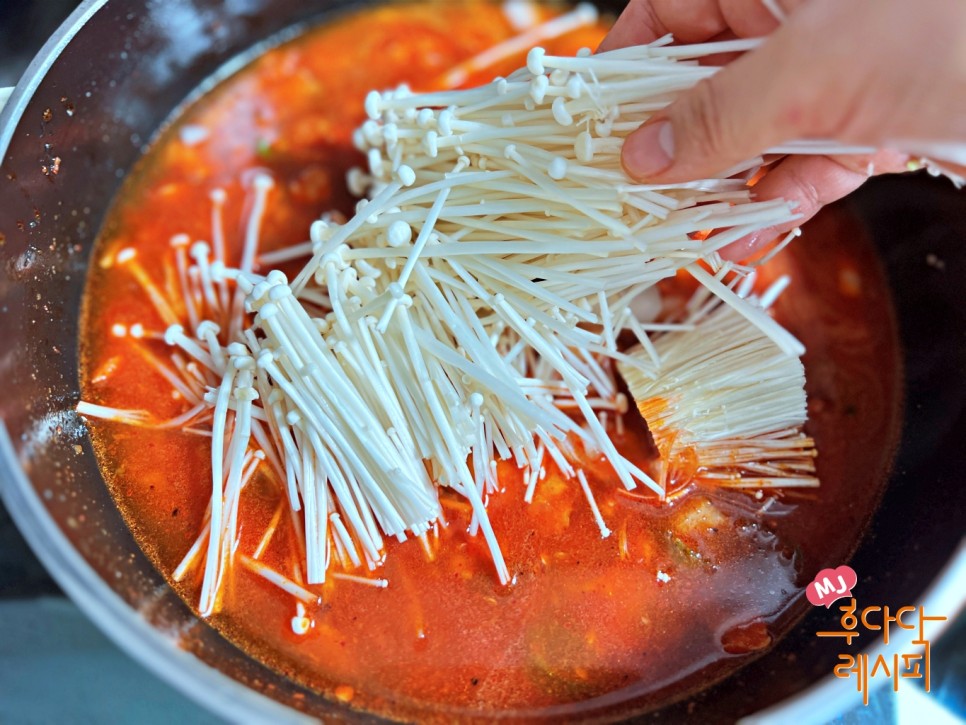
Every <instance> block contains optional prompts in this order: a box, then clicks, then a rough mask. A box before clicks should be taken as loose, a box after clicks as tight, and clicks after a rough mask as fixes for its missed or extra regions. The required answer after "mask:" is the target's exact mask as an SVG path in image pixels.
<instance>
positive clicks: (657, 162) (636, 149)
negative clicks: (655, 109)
mask: <svg viewBox="0 0 966 725" xmlns="http://www.w3.org/2000/svg"><path fill="white" fill-rule="evenodd" d="M622 160H623V163H624V169H625V170H626V171H627V173H628V174H630V175H631V176H633V177H636V178H647V177H651V176H655V175H657V174H660V173H661V172H662V171H664V170H665V169H667V168H668V167H670V166H671V164H672V163H673V162H674V129H673V128H672V127H671V123H670V122H669V121H659V122H658V123H652V124H650V125H647V126H644V127H643V128H640V129H638V130H637V131H635V132H634V133H632V134H631V135H630V136H628V137H627V140H626V141H625V142H624V151H623V153H622Z"/></svg>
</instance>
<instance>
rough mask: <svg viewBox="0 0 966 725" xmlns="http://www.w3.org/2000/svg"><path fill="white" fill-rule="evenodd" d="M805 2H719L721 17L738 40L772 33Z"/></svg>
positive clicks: (784, 0)
mask: <svg viewBox="0 0 966 725" xmlns="http://www.w3.org/2000/svg"><path fill="white" fill-rule="evenodd" d="M803 2H805V0H719V3H720V5H721V15H722V16H723V17H724V19H725V22H726V23H727V24H728V27H729V28H731V30H732V31H733V32H734V33H735V35H737V36H738V37H739V38H759V37H762V36H765V35H768V34H769V33H772V32H773V31H774V30H775V28H777V27H778V26H779V25H780V24H781V23H782V22H783V20H784V19H785V18H786V17H787V16H788V15H789V14H791V12H792V11H793V10H794V9H795V8H797V7H798V6H799V5H801V4H802V3H803Z"/></svg>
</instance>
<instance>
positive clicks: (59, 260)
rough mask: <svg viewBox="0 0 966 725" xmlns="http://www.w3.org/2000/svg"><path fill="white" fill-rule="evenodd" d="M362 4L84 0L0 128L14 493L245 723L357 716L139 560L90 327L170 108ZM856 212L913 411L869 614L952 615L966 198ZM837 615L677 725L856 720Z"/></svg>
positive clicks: (961, 424)
mask: <svg viewBox="0 0 966 725" xmlns="http://www.w3.org/2000/svg"><path fill="white" fill-rule="evenodd" d="M358 4H359V3H356V2H350V1H348V0H346V1H343V2H340V1H338V0H334V1H330V2H326V1H325V0H318V1H317V2H304V0H232V1H231V2H220V1H219V0H87V2H84V3H83V4H82V5H81V7H80V8H79V9H78V10H77V11H76V12H75V13H74V14H73V15H71V17H70V18H69V19H68V20H67V21H66V22H65V23H64V25H63V26H62V27H61V28H60V30H59V31H58V32H57V33H56V34H55V35H54V36H53V37H52V38H51V39H50V41H49V42H48V43H47V45H46V46H45V47H44V48H43V50H42V51H41V52H40V54H39V55H38V56H37V57H36V59H35V60H34V61H33V63H32V64H31V66H30V68H29V70H28V71H27V73H26V74H25V75H24V77H23V79H22V80H21V81H20V83H19V85H18V86H17V88H16V89H15V91H14V92H13V94H12V96H11V97H10V98H9V100H8V102H7V105H6V107H5V108H4V109H3V112H2V114H0V340H2V342H0V380H2V381H3V393H2V395H0V414H2V418H3V426H2V427H0V459H2V460H0V486H2V488H0V493H2V496H3V500H4V502H5V504H6V505H7V507H8V508H9V509H10V511H11V513H12V515H13V516H14V518H15V520H16V522H17V524H18V526H19V527H20V528H21V530H22V531H23V533H24V535H25V537H26V538H27V539H28V541H29V542H30V544H31V546H32V547H33V548H34V550H35V551H36V552H37V554H38V556H39V557H40V558H41V559H42V561H43V562H44V564H45V565H46V566H47V568H48V569H49V570H50V572H51V573H52V575H53V576H54V577H55V578H56V579H57V581H58V583H59V584H60V585H61V586H62V588H63V589H64V590H65V591H66V592H67V593H68V594H69V595H70V596H71V597H72V598H73V599H74V601H76V602H77V604H78V605H79V606H80V607H81V608H82V609H83V610H84V611H85V612H86V613H87V614H88V616H90V617H91V619H92V620H93V621H94V622H95V623H96V624H97V625H98V626H99V627H100V628H101V629H103V630H104V631H105V632H106V633H107V634H108V635H109V636H110V637H111V638H113V639H114V640H115V641H116V642H117V643H118V645H120V646H121V647H122V648H123V649H125V650H126V651H127V652H128V653H129V654H131V655H132V656H133V657H135V658H136V659H138V660H139V661H141V662H142V663H143V664H145V665H146V666H147V667H148V668H150V669H151V670H153V671H154V672H155V673H157V675H158V676H159V677H161V678H163V679H165V680H167V681H168V682H170V683H171V684H173V685H174V686H175V687H177V688H179V689H180V690H181V691H182V692H184V693H185V694H186V695H187V696H189V697H191V698H193V699H195V700H197V701H198V702H200V703H202V704H204V705H205V706H207V707H209V708H210V709H211V710H212V711H213V712H215V713H217V714H219V715H221V716H223V717H225V718H227V719H229V720H233V721H234V720H245V721H250V720H266V721H268V720H272V721H277V720H286V719H294V718H298V717H299V716H300V714H307V715H310V716H313V717H335V716H346V714H347V713H346V711H345V710H344V709H342V708H339V707H337V706H335V705H333V704H331V703H329V702H327V701H325V700H324V699H322V698H321V697H319V696H318V695H316V694H314V693H312V692H310V691H307V690H305V689H303V688H300V687H299V686H297V685H295V684H293V683H292V682H291V681H289V680H287V679H286V678H284V677H283V676H281V675H279V674H277V673H275V672H273V671H271V670H269V669H267V668H265V667H263V666H262V665H260V664H258V663H257V662H255V661H253V660H251V659H250V658H249V657H247V656H246V655H245V654H243V653H242V652H240V651H239V650H237V649H235V648H234V647H233V646H232V645H230V644H228V643H227V642H226V641H225V640H223V639H222V638H221V637H220V636H219V635H218V634H217V633H216V632H214V630H212V629H210V628H209V627H208V626H207V625H205V624H204V623H202V622H200V621H199V620H198V619H197V618H196V617H195V616H194V615H193V614H192V613H191V611H190V610H189V609H188V608H187V607H186V606H185V605H184V604H183V603H182V602H181V601H180V600H179V599H178V597H177V596H175V595H174V594H173V592H172V591H171V590H170V589H169V588H168V587H167V585H166V584H165V582H164V580H163V579H162V577H161V576H160V575H159V574H158V573H157V572H156V571H155V570H154V569H153V567H152V566H151V564H150V563H149V562H148V560H147V559H146V558H145V557H144V555H143V554H142V553H141V552H140V550H139V549H138V547H137V546H136V544H135V542H134V540H133V538H132V537H131V535H130V534H129V532H128V530H127V528H126V526H125V524H124V522H123V521H122V519H121V517H120V515H119V513H118V511H117V509H116V508H115V506H114V504H113V502H112V500H111V497H110V495H109V493H108V491H107V488H106V487H105V486H104V483H103V480H102V478H101V475H100V472H99V471H98V467H97V463H96V460H95V458H94V454H93V451H92V449H91V446H90V441H89V439H88V437H87V433H86V430H85V428H84V426H83V423H82V422H81V421H80V420H79V419H78V418H77V416H76V415H75V414H74V413H73V412H72V410H73V406H74V404H75V403H76V401H77V398H78V380H77V335H78V330H77V326H78V311H79V308H80V300H81V295H82V293H83V289H84V280H85V271H86V266H87V264H88V261H89V258H90V253H91V248H92V245H93V242H94V238H95V236H96V234H97V231H98V229H99V227H100V225H101V223H102V221H103V219H104V216H105V213H106V210H107V208H108V205H109V202H110V200H111V198H112V197H113V195H114V193H115V192H116V190H117V189H118V186H119V184H120V182H121V180H122V178H123V177H124V176H125V174H126V173H127V171H128V170H129V169H130V168H131V167H132V165H133V164H134V162H135V161H136V160H137V158H138V157H139V156H140V154H141V153H142V151H143V150H144V147H145V144H146V143H147V142H148V141H149V140H150V139H151V137H152V135H153V134H154V133H155V132H156V131H157V130H158V128H159V126H161V124H162V123H163V121H164V120H165V119H166V118H167V117H168V116H169V115H170V114H171V112H172V109H174V108H175V107H176V106H177V105H178V104H179V103H181V102H182V101H183V100H184V99H185V98H186V97H187V96H188V95H189V94H190V93H191V92H192V91H193V90H195V89H196V88H197V87H198V85H199V83H200V82H202V81H203V80H205V79H207V78H209V77H211V76H212V75H213V74H215V73H218V72H224V71H225V70H226V67H227V68H228V69H230V68H231V67H232V63H233V62H234V59H236V58H239V57H242V56H243V54H244V53H245V52H246V51H249V50H250V49H251V48H252V47H253V46H255V45H257V44H258V43H259V42H261V41H264V40H265V39H268V38H272V37H276V36H277V34H278V33H280V32H281V31H283V30H284V29H286V28H290V27H292V26H293V25H297V24H299V23H304V22H308V21H311V20H316V19H319V18H322V17H324V16H325V15H326V14H328V13H332V12H337V11H339V10H342V9H344V8H346V7H348V6H354V5H358ZM226 64H227V66H226ZM58 157H59V158H60V165H59V170H58V172H57V173H56V174H54V173H52V172H51V164H52V162H53V159H55V158H58ZM843 210H844V212H845V213H848V214H850V215H853V216H855V217H856V218H858V219H859V220H860V221H861V223H862V224H863V225H864V226H865V228H866V229H867V230H868V232H869V234H870V235H871V237H872V239H873V240H874V241H875V243H876V244H877V245H878V246H879V248H880V249H881V253H882V258H883V261H884V263H885V265H886V267H887V270H888V272H889V276H890V281H891V284H892V288H893V292H894V296H895V304H896V308H897V313H898V317H899V320H900V323H901V326H902V334H903V342H904V351H905V352H904V359H905V366H906V388H905V389H906V401H907V402H906V418H905V428H904V433H903V438H902V444H901V449H900V452H899V455H898V459H897V462H896V467H895V474H894V475H893V477H892V480H891V481H890V483H889V487H888V490H887V492H886V494H885V497H884V500H883V503H882V505H881V506H880V508H879V511H878V513H877V514H876V516H875V520H874V521H873V524H872V526H871V528H870V531H869V533H868V535H867V536H866V537H865V540H864V541H863V543H862V546H861V548H860V549H859V551H858V553H857V554H856V555H855V558H854V560H853V562H852V565H853V567H854V568H855V569H856V570H857V571H859V573H860V575H861V576H862V578H861V579H860V584H861V594H862V600H863V601H866V602H870V603H871V602H874V603H876V604H880V605H881V604H889V605H890V606H899V605H902V604H908V603H909V602H911V601H918V602H925V603H926V604H927V607H928V609H929V610H930V611H937V612H940V613H942V614H945V615H947V616H948V617H950V620H952V619H953V618H954V617H955V616H956V615H957V614H958V612H959V611H960V609H961V608H962V606H963V603H964V598H966V550H964V547H963V533H964V527H963V513H964V511H966V487H964V486H963V485H962V478H961V476H962V473H963V472H964V471H966V445H964V441H966V415H964V412H966V294H964V292H963V289H964V286H966V197H964V196H963V195H962V194H960V193H958V192H956V191H954V190H953V189H952V188H951V187H950V186H948V185H947V184H945V183H943V182H941V181H936V180H933V179H929V178H928V177H922V176H919V177H910V178H895V179H883V180H880V181H878V182H876V183H871V184H869V185H867V186H866V187H865V188H864V189H862V190H861V191H860V192H859V193H858V194H856V195H854V196H853V197H852V198H850V199H849V200H847V201H846V202H844V203H843V204H842V205H841V206H840V211H843ZM929 255H933V256H929ZM937 260H938V261H939V262H941V263H942V264H936V261H937ZM930 262H931V264H930ZM823 614H824V610H823V611H816V612H813V613H812V614H811V615H810V616H808V617H806V618H805V619H804V620H803V621H802V622H801V623H800V625H799V626H798V627H797V628H796V629H795V630H794V631H793V632H792V633H791V634H790V635H789V636H788V637H787V638H786V639H785V640H783V641H782V642H781V643H780V644H779V646H778V647H776V648H775V649H774V650H772V651H771V652H770V653H769V654H768V655H766V656H765V657H763V658H762V659H760V660H758V661H756V662H754V663H752V664H751V665H749V666H748V667H745V668H744V669H743V670H741V671H739V672H738V673H737V674H735V675H734V676H732V677H731V678H730V679H729V680H727V681H725V682H724V683H721V684H719V685H717V686H715V687H712V688H710V689H708V690H706V691H705V692H703V693H700V694H699V695H697V696H695V697H694V698H691V699H690V700H689V701H688V702H685V703H680V704H678V705H674V706H671V707H668V708H665V710H663V711H661V712H660V715H661V716H665V717H668V718H671V719H672V720H674V721H676V720H678V719H685V718H686V717H693V718H695V719H696V720H699V721H702V722H714V721H731V720H734V719H736V718H738V717H742V716H748V715H751V714H752V713H755V712H758V711H761V710H762V709H763V708H766V710H765V712H764V713H763V715H762V716H763V717H768V718H778V719H780V720H787V719H791V718H793V717H794V718H796V719H798V720H801V721H812V720H820V719H822V718H823V717H825V716H826V715H832V714H835V713H836V712H838V711H840V710H841V709H843V707H846V706H848V705H850V704H853V703H854V702H855V700H854V698H855V693H854V689H853V687H854V686H853V685H852V684H851V683H848V682H845V681H837V680H833V679H830V678H829V677H828V675H829V673H830V671H831V668H832V665H833V664H834V663H835V661H836V652H837V649H836V647H837V643H834V642H833V643H829V642H828V641H825V640H820V639H818V638H816V637H815V636H814V633H815V631H816V630H818V629H822V628H824V627H825V626H826V625H827V624H828V621H829V620H828V617H827V615H826V616H824V617H823V616H822V615H823ZM767 708H771V709H767ZM353 715H354V714H353Z"/></svg>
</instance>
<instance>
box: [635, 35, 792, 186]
mask: <svg viewBox="0 0 966 725" xmlns="http://www.w3.org/2000/svg"><path fill="white" fill-rule="evenodd" d="M781 35H783V33H782V31H779V32H778V33H776V34H775V35H774V36H772V38H771V39H769V41H767V42H766V43H764V44H763V45H762V46H761V47H759V48H757V49H756V50H753V51H751V52H748V53H745V54H744V55H743V56H741V57H740V58H738V59H736V60H735V61H733V62H732V63H730V64H728V65H727V66H725V67H724V68H722V69H721V70H720V71H718V72H717V73H716V74H715V75H714V76H712V77H711V78H708V79H706V80H704V81H701V82H700V83H698V84H697V85H696V86H695V87H694V88H692V89H691V90H689V91H687V92H685V93H683V94H682V95H681V96H680V97H679V98H678V99H677V100H676V101H675V102H674V103H672V104H671V105H670V106H668V107H667V108H666V109H664V110H663V111H661V112H660V113H658V114H656V115H655V116H654V117H653V118H652V119H651V120H649V121H648V122H647V123H646V124H645V125H644V126H642V127H641V128H640V129H638V130H637V131H635V132H634V133H632V134H631V135H630V136H628V137H627V139H626V141H625V143H624V148H623V152H622V161H623V164H624V169H625V171H627V173H628V174H629V175H630V176H631V177H633V178H635V179H639V180H642V181H643V180H647V181H660V182H675V181H687V180H693V179H701V178H707V177H709V176H714V175H716V174H718V173H720V172H721V171H723V170H725V169H727V168H729V167H732V166H734V165H735V164H737V163H738V162H740V161H742V160H744V159H748V158H753V157H755V156H756V155H758V154H759V153H760V152H761V151H762V150H764V149H766V148H768V147H769V146H775V145H777V144H778V143H780V142H782V141H785V140H787V139H789V138H796V137H798V136H800V135H802V134H801V129H800V128H798V127H797V125H796V121H797V119H796V117H795V115H794V114H790V113H788V112H787V109H788V108H789V107H797V106H800V105H801V104H800V102H799V99H798V98H797V97H796V96H795V94H796V92H797V87H796V83H795V79H796V78H799V77H800V76H801V75H802V72H803V69H802V67H801V57H802V56H801V53H800V52H799V51H800V50H801V49H800V48H799V47H798V45H796V46H795V47H791V43H789V42H788V41H787V39H784V40H783V39H781V38H779V36H781Z"/></svg>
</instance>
